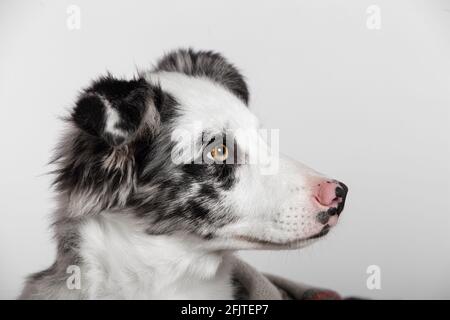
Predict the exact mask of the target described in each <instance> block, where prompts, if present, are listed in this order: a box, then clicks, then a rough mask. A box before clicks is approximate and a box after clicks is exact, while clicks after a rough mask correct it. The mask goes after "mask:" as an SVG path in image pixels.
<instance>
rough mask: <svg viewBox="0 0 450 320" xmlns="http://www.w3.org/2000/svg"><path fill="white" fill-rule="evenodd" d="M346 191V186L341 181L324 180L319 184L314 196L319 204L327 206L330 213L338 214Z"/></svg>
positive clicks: (342, 205)
mask: <svg viewBox="0 0 450 320" xmlns="http://www.w3.org/2000/svg"><path fill="white" fill-rule="evenodd" d="M347 192H348V188H347V186H346V185H345V184H343V183H342V182H339V181H334V180H333V181H324V182H322V183H320V184H319V188H318V189H317V194H316V197H315V198H316V200H317V202H318V203H319V204H320V205H321V206H323V207H327V208H329V209H328V212H329V214H330V215H334V214H338V215H339V214H340V213H341V211H342V209H343V208H344V203H345V198H346V196H347Z"/></svg>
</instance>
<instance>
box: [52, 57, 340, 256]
mask: <svg viewBox="0 0 450 320" xmlns="http://www.w3.org/2000/svg"><path fill="white" fill-rule="evenodd" d="M248 100H249V95H248V89H247V86H246V83H245V81H244V79H243V77H242V76H241V75H240V73H239V72H238V71H237V70H236V68H235V67H233V66H232V65H231V64H230V63H228V62H227V61H226V60H225V59H224V58H223V57H221V56H220V55H218V54H216V53H212V52H194V51H191V50H179V51H177V52H173V53H171V54H169V55H167V56H165V57H164V58H163V59H162V60H161V61H160V62H159V64H158V65H157V67H156V68H155V69H154V70H152V71H150V72H147V73H145V74H142V75H140V76H139V77H137V78H135V79H133V80H122V79H117V78H115V77H113V76H111V75H108V76H106V77H103V78H100V79H98V80H96V81H94V82H93V83H92V85H91V86H90V87H89V88H87V89H85V90H84V91H83V92H82V94H81V95H80V97H79V99H78V101H77V103H76V106H75V108H74V109H73V111H72V114H71V116H70V118H69V123H70V129H69V130H68V131H67V134H66V135H65V137H64V139H63V140H62V143H61V145H60V147H59V153H58V157H57V160H56V162H57V164H58V170H57V179H56V184H57V187H58V189H59V191H60V192H61V194H62V196H63V198H64V199H65V201H66V203H67V214H68V216H70V217H73V218H79V217H86V216H89V215H96V214H98V213H100V212H113V211H115V212H120V213H121V214H124V215H125V214H126V215H130V216H132V217H134V218H135V219H136V221H138V222H139V223H140V224H141V225H142V226H144V227H145V229H146V232H147V233H148V234H152V235H155V234H164V235H168V234H171V235H177V234H180V235H181V234H182V235H185V234H189V235H191V236H194V237H197V238H198V239H204V242H205V243H207V245H208V246H210V247H211V248H217V249H227V248H230V249H239V248H277V247H279V248H293V247H300V246H303V245H305V244H306V243H309V242H310V240H311V239H317V238H319V237H321V236H323V235H325V234H326V233H327V232H328V231H329V230H330V228H332V227H333V226H334V225H335V224H336V223H337V219H338V217H339V214H340V213H341V211H342V209H343V207H344V202H345V197H346V193H347V188H346V186H345V185H344V184H342V183H340V182H337V181H336V180H332V179H330V178H327V177H325V176H323V175H321V174H319V173H317V172H315V171H313V170H312V169H309V168H308V167H306V166H304V165H302V164H300V163H298V162H296V161H293V160H290V159H288V158H287V157H284V156H279V155H278V152H277V148H276V143H277V138H278V135H277V134H276V133H277V132H276V131H275V132H274V131H272V132H267V131H262V130H260V127H259V124H258V120H257V119H256V117H255V116H254V115H253V114H252V113H251V112H250V111H249V109H248ZM273 133H275V134H273ZM268 137H270V138H268ZM269 140H271V141H269Z"/></svg>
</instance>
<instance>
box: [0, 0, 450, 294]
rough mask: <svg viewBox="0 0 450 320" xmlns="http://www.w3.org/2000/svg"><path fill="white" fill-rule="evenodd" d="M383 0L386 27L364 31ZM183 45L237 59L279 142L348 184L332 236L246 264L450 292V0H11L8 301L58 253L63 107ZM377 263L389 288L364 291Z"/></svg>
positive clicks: (5, 102) (5, 93)
mask: <svg viewBox="0 0 450 320" xmlns="http://www.w3.org/2000/svg"><path fill="white" fill-rule="evenodd" d="M70 4H75V5H78V6H79V8H80V9H81V29H80V30H69V29H68V28H67V26H66V20H67V17H68V14H67V13H66V10H67V7H68V6H69V5H70ZM372 4H375V5H378V6H379V8H380V9H381V29H380V30H370V29H368V28H367V27H366V20H367V17H368V15H367V13H366V9H367V8H368V6H369V5H372ZM180 46H192V47H194V48H201V49H213V50H216V51H220V52H222V53H223V54H224V55H225V56H226V57H228V58H229V59H230V60H231V61H233V62H234V63H235V64H237V65H238V66H239V67H240V69H241V70H242V71H243V73H244V74H245V75H246V76H247V78H248V81H249V85H250V88H251V93H252V99H251V100H252V101H251V109H252V110H253V111H254V112H255V113H256V114H257V115H258V116H259V117H260V119H261V121H262V123H263V124H264V125H265V126H266V127H268V128H279V129H280V137H281V150H282V151H283V152H284V153H287V154H289V155H291V156H293V157H294V158H296V159H298V160H300V161H302V162H305V163H307V164H309V165H310V166H312V167H314V168H315V169H317V170H319V171H322V172H324V173H327V174H329V175H331V176H333V177H336V178H338V179H341V180H342V181H344V182H346V183H347V184H348V186H349V187H350V193H349V196H348V205H347V208H346V210H345V211H344V213H343V215H342V220H341V221H340V225H339V227H338V228H337V229H336V230H335V231H334V232H333V233H332V234H331V235H330V236H328V237H327V238H326V239H324V240H323V241H322V242H319V243H317V244H316V245H314V246H312V247H310V248H307V249H305V250H302V251H283V252H267V251H260V252H246V253H243V256H244V257H245V258H246V259H247V260H248V261H250V262H251V263H252V264H253V265H255V266H257V267H258V268H259V269H261V270H264V271H269V272H273V273H276V274H280V275H284V276H286V277H289V278H292V279H295V280H299V281H303V282H307V283H311V284H315V285H321V286H325V287H328V288H333V289H335V290H337V291H339V292H341V293H342V294H344V295H353V296H355V295H356V296H361V297H373V298H387V299H391V298H402V299H403V298H447V299H449V298H450V254H449V253H450V210H449V209H450V204H449V160H450V159H449V158H450V154H449V137H450V134H449V133H450V132H449V131H450V128H449V120H450V119H449V108H450V1H430V0H426V1H425V0H423V1H413V0H411V1H403V0H396V1H394V0H383V1H382V0H373V1H365V0H352V1H349V0H347V1H333V0H327V1H324V0H321V1H317V0H309V1H306V0H305V1H288V0H285V1H275V0H273V1H261V0H254V1H238V0H233V1H230V0H227V1H213V0H204V1H192V0H190V1H183V0H180V1H167V0H164V1H162V0H161V1H145V2H144V1H122V2H121V4H116V2H114V4H112V1H95V3H94V1H77V0H73V1H70V2H69V1H28V2H27V1H22V2H21V1H16V0H14V1H4V0H2V1H1V3H0V143H1V145H0V150H1V157H0V214H1V216H0V218H1V220H0V298H14V297H16V295H17V294H18V293H19V291H20V288H21V284H22V281H23V278H24V276H25V275H27V274H29V273H30V272H35V271H39V270H41V269H43V268H45V267H47V266H49V265H50V263H51V262H52V261H53V257H54V244H53V243H52V241H51V231H50V229H49V222H50V215H51V212H52V209H53V204H54V203H53V201H52V192H51V190H50V182H51V177H50V176H48V175H45V173H46V172H47V171H48V170H49V169H50V168H49V167H48V166H46V163H47V162H48V160H49V159H50V156H51V154H52V148H53V146H54V145H55V143H56V140H57V137H58V134H59V132H60V130H61V128H62V122H61V121H59V120H58V116H61V115H65V114H66V113H65V111H66V110H67V108H69V107H70V106H71V105H72V103H73V101H74V98H75V97H76V95H77V93H78V90H79V89H80V88H81V87H83V86H85V85H86V84H88V83H89V81H90V79H92V78H93V77H95V76H97V75H99V74H101V73H104V72H105V71H106V70H109V71H111V72H112V73H114V74H117V75H126V76H131V75H132V74H133V73H134V72H135V71H136V68H145V67H150V66H151V65H152V63H154V62H155V59H156V58H157V57H159V56H160V55H161V54H162V53H164V52H167V51H169V50H170V49H173V48H176V47H180ZM372 264H375V265H378V266H379V267H380V268H381V286H382V287H381V290H368V289H367V287H366V278H367V276H368V275H367V274H366V269H367V267H368V266H369V265H372Z"/></svg>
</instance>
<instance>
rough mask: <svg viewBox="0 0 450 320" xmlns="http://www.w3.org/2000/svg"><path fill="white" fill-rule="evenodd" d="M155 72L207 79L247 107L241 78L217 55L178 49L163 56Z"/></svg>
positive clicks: (247, 94) (246, 90)
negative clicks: (220, 86) (178, 73)
mask: <svg viewBox="0 0 450 320" xmlns="http://www.w3.org/2000/svg"><path fill="white" fill-rule="evenodd" d="M156 70H162V71H177V72H181V73H185V74H187V75H191V76H206V77H209V78H210V79H212V80H214V81H216V82H218V83H220V84H222V85H224V86H225V87H226V88H228V89H229V90H230V91H231V92H233V93H234V94H235V95H236V96H237V97H239V98H240V99H241V100H242V101H243V102H244V103H245V104H247V105H248V100H249V91H248V88H247V84H246V83H245V80H244V78H243V76H242V75H241V74H240V72H239V71H238V70H237V68H236V67H235V66H233V65H232V64H231V63H229V62H228V61H227V60H226V59H225V58H224V57H222V56H221V55H220V54H219V53H216V52H213V51H194V50H192V49H187V50H185V49H180V50H177V51H174V52H171V53H169V54H167V55H166V56H164V57H163V58H162V59H161V60H160V61H159V63H158V64H157V67H156Z"/></svg>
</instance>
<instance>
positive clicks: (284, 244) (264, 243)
mask: <svg viewBox="0 0 450 320" xmlns="http://www.w3.org/2000/svg"><path fill="white" fill-rule="evenodd" d="M330 229H331V227H330V226H329V225H326V226H324V227H323V228H322V230H320V232H318V233H316V234H314V235H312V236H309V237H306V238H299V239H295V240H291V241H287V242H276V241H270V240H263V239H259V238H255V237H251V236H243V235H239V236H237V237H236V239H238V240H241V241H242V240H243V241H245V242H250V243H255V244H259V245H262V246H272V247H274V246H275V247H290V246H296V245H300V244H302V243H306V242H309V241H311V240H314V239H319V238H321V237H323V236H325V235H327V234H328V233H329V232H330Z"/></svg>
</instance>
